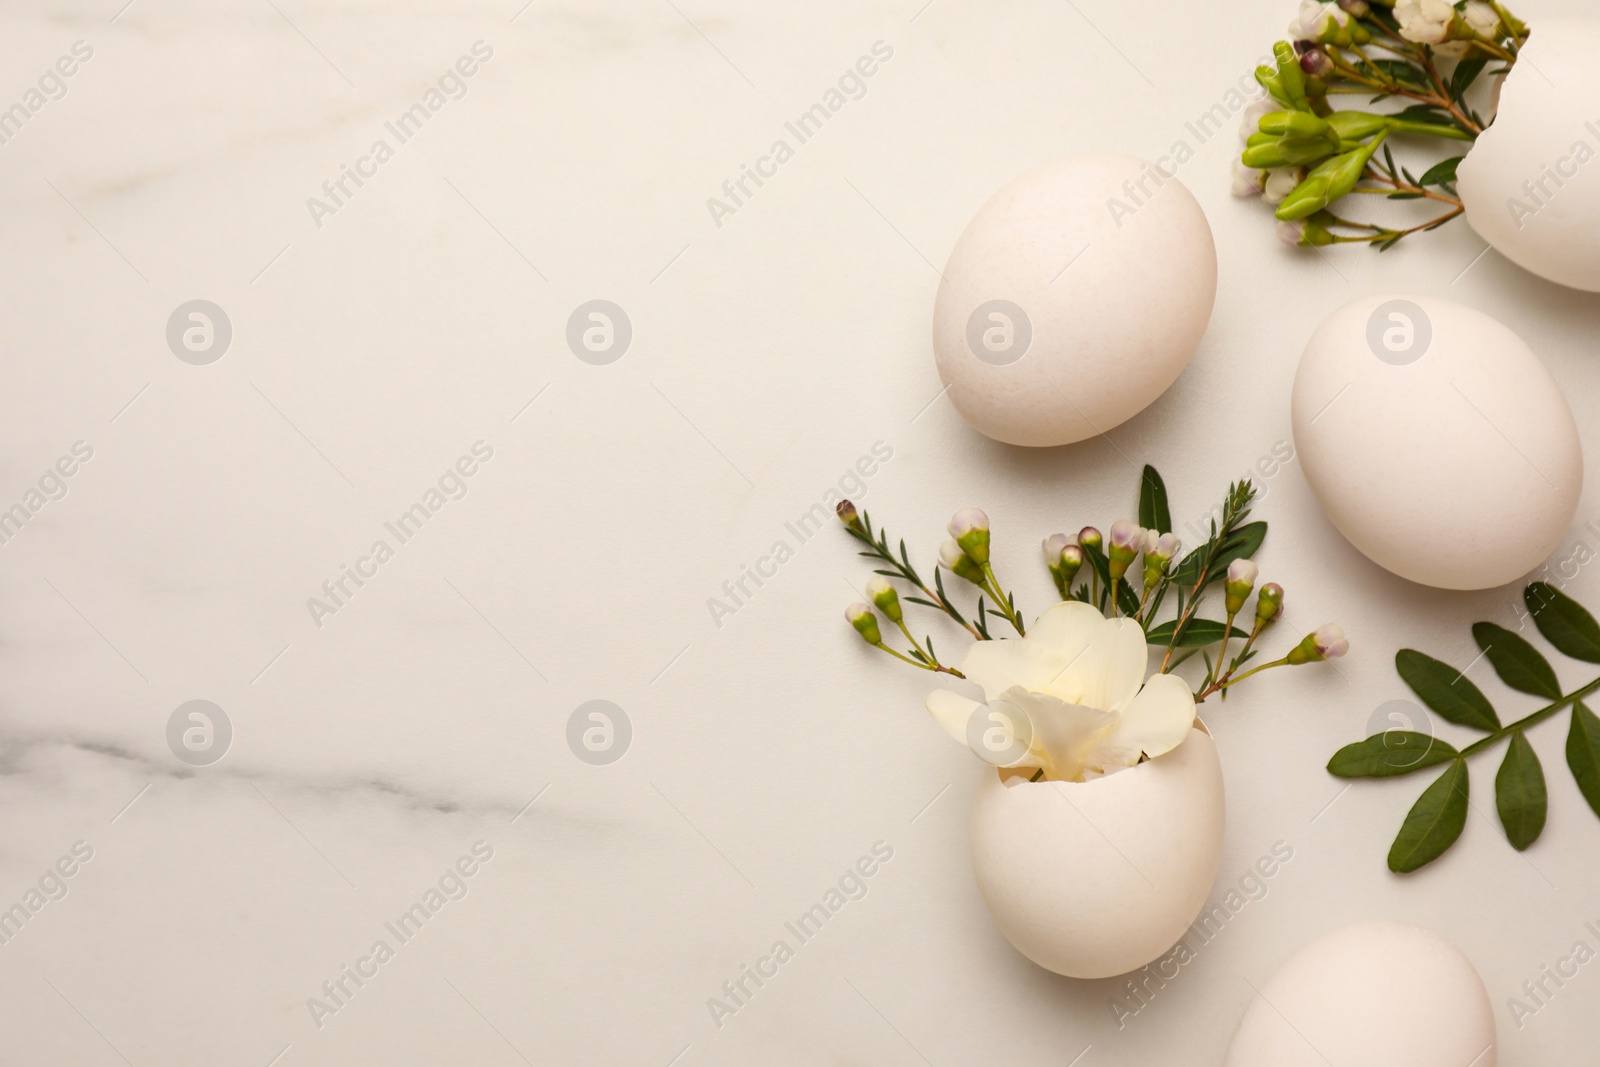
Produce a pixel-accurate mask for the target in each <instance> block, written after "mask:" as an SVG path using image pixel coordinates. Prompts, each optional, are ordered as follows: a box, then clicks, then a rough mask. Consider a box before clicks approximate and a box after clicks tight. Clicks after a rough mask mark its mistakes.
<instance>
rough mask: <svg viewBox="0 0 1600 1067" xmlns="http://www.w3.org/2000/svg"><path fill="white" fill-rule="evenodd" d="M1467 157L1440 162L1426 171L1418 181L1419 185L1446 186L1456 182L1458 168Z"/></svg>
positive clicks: (1456, 157) (1457, 157)
mask: <svg viewBox="0 0 1600 1067" xmlns="http://www.w3.org/2000/svg"><path fill="white" fill-rule="evenodd" d="M1465 158H1466V156H1455V157H1453V158H1451V159H1445V160H1440V161H1439V162H1438V163H1435V164H1434V165H1433V166H1431V167H1429V168H1428V169H1427V171H1425V172H1424V173H1423V175H1422V177H1421V178H1419V179H1417V184H1418V185H1446V184H1449V183H1451V182H1454V181H1455V180H1456V167H1457V166H1458V165H1460V163H1461V161H1462V160H1463V159H1465Z"/></svg>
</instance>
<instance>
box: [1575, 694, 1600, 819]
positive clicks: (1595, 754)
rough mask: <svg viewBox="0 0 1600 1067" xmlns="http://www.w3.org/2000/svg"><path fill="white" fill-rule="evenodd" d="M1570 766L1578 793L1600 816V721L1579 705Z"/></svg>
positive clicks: (1576, 706) (1577, 706)
mask: <svg viewBox="0 0 1600 1067" xmlns="http://www.w3.org/2000/svg"><path fill="white" fill-rule="evenodd" d="M1567 766H1568V767H1570V768H1572V777H1573V778H1574V779H1575V780H1576V781H1577V783H1578V791H1579V792H1581V793H1582V794H1583V799H1585V800H1587V801H1588V802H1589V807H1591V808H1593V809H1594V813H1595V814H1596V815H1600V719H1597V718H1595V714H1594V712H1592V711H1590V710H1589V709H1588V708H1586V707H1584V706H1583V704H1582V703H1581V702H1580V703H1577V704H1574V705H1573V706H1572V730H1571V731H1570V732H1569V733H1568V734H1567Z"/></svg>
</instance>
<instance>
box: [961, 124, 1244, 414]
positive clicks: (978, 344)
mask: <svg viewBox="0 0 1600 1067" xmlns="http://www.w3.org/2000/svg"><path fill="white" fill-rule="evenodd" d="M1216 293H1217V251H1216V246H1215V245H1214V244H1213V243H1212V240H1211V228H1210V227H1209V226H1208V225H1207V224H1206V217H1205V213H1204V212H1202V211H1201V210H1200V205H1199V204H1198V203H1197V202H1196V201H1195V198H1194V197H1193V196H1192V195H1191V194H1190V192H1189V190H1187V189H1185V188H1184V187H1183V185H1182V184H1181V183H1180V182H1179V181H1178V180H1177V179H1176V178H1174V177H1172V176H1171V175H1169V174H1166V173H1164V172H1163V171H1161V170H1159V169H1157V168H1156V167H1155V166H1154V165H1153V164H1150V163H1145V162H1143V161H1142V160H1138V159H1134V158H1132V157H1130V156H1116V155H1091V156H1073V157H1070V158H1067V159H1060V160H1057V161H1055V162H1053V163H1047V164H1045V165H1044V166H1042V167H1039V168H1037V169H1035V170H1031V171H1029V172H1028V173H1027V174H1024V175H1023V176H1022V177H1020V178H1018V179H1017V180H1016V181H1013V182H1012V183H1011V184H1010V185H1007V186H1006V187H1005V188H1004V189H1001V190H1000V191H999V192H998V193H996V194H995V195H994V196H993V197H992V198H991V199H990V200H989V202H988V203H986V204H984V205H983V207H982V208H981V209H980V210H979V211H978V213H977V215H975V216H974V217H973V219H972V221H971V222H970V223H968V224H967V228H966V230H965V231H964V232H963V233H962V234H961V237H960V239H959V240H957V241H956V245H955V248H954V249H953V250H952V251H951V253H950V261H949V262H948V263H946V264H945V268H944V280H943V281H941V282H940V283H939V295H938V299H937V300H936V301H935V304H934V309H933V352H934V356H935V358H936V360H937V362H938V367H939V378H940V380H941V381H943V382H944V383H945V385H946V386H947V387H948V388H949V396H950V400H951V401H952V402H953V403H954V404H955V406H956V410H957V411H959V412H960V413H961V416H962V418H964V419H966V420H967V421H968V422H969V423H971V424H972V425H973V426H974V427H975V428H977V429H978V430H979V431H981V432H983V433H985V434H987V435H988V436H990V437H993V438H995V439H996V440H998V441H1005V442H1007V443H1008V444H1014V445H1064V444H1071V443H1072V442H1074V441H1082V440H1084V439H1086V438H1089V437H1094V436H1096V435H1098V434H1102V433H1104V432H1106V431H1107V430H1109V429H1111V428H1112V427H1113V426H1116V425H1117V424H1119V423H1121V422H1124V421H1125V420H1127V419H1130V418H1132V417H1133V416H1134V415H1137V414H1138V413H1139V412H1140V411H1143V410H1144V409H1145V408H1146V407H1148V406H1149V405H1150V403H1151V402H1152V401H1154V400H1155V399H1156V397H1158V396H1160V395H1161V394H1162V393H1163V392H1165V391H1166V389H1167V387H1168V386H1170V385H1171V384H1172V383H1173V382H1175V381H1177V379H1178V375H1180V374H1182V373H1183V368H1184V367H1185V366H1187V365H1188V363H1189V359H1190V357H1191V356H1193V355H1194V350H1195V347H1196V346H1197V345H1198V344H1199V343H1200V337H1201V335H1202V334H1204V333H1205V329H1206V323H1207V321H1208V320H1209V319H1210V317H1211V305H1212V303H1213V301H1214V299H1215V297H1216Z"/></svg>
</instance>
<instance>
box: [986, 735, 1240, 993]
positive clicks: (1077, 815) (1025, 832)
mask: <svg viewBox="0 0 1600 1067" xmlns="http://www.w3.org/2000/svg"><path fill="white" fill-rule="evenodd" d="M1016 773H1017V772H1014V771H1001V772H1000V773H999V774H998V775H997V774H996V773H995V772H993V771H986V772H985V773H984V781H983V784H982V785H981V786H980V787H979V789H978V796H977V800H976V803H975V804H974V805H973V810H972V830H971V836H972V870H973V873H974V874H975V875H976V876H977V881H978V888H979V890H980V891H981V892H982V894H983V899H984V902H985V903H986V904H987V905H988V908H989V914H990V916H991V917H993V919H994V922H995V925H996V926H998V927H999V928H1000V932H1001V933H1002V934H1004V935H1005V936H1006V939H1007V940H1008V941H1010V942H1011V943H1012V945H1014V946H1016V948H1017V950H1018V951H1019V952H1021V953H1022V954H1023V955H1024V956H1027V957H1028V958H1029V959H1030V960H1032V961H1033V962H1034V963H1037V964H1038V965H1039V966H1041V967H1043V968H1045V969H1046V970H1049V971H1054V972H1055V973H1056V974H1063V975H1066V976H1068V977H1070V978H1106V977H1109V976H1111V975H1117V974H1124V973H1126V972H1128V971H1132V970H1135V969H1137V968H1139V967H1143V966H1144V965H1145V964H1147V963H1150V962H1152V961H1153V960H1156V959H1158V958H1160V957H1161V956H1162V955H1163V954H1164V953H1165V952H1166V951H1167V950H1168V949H1170V948H1171V947H1172V946H1173V945H1174V944H1176V943H1177V941H1178V939H1179V938H1181V937H1182V936H1183V932H1184V930H1186V929H1187V928H1188V926H1189V924H1190V923H1192V922H1193V921H1194V919H1195V916H1197V915H1199V914H1200V908H1201V906H1202V905H1204V904H1205V902H1206V898H1207V896H1208V895H1209V894H1210V892H1211V884H1212V882H1213V881H1215V880H1216V876H1217V866H1218V864H1219V863H1220V862H1221V860H1222V829H1223V790H1222V765H1221V763H1220V762H1219V761H1218V759H1217V749H1216V746H1215V745H1214V744H1213V743H1212V741H1211V737H1210V735H1209V734H1207V733H1205V732H1204V731H1202V730H1199V729H1197V730H1194V731H1192V732H1191V733H1190V734H1189V737H1188V739H1187V740H1185V741H1184V742H1183V744H1181V745H1179V746H1178V747H1177V748H1175V749H1173V750H1172V751H1170V752H1168V753H1166V754H1165V755H1163V756H1157V757H1156V758H1155V759H1153V760H1147V761H1146V762H1144V763H1140V764H1138V765H1136V766H1133V767H1129V768H1127V769H1126V770H1121V771H1117V772H1115V773H1113V774H1109V775H1106V776H1105V777H1104V778H1095V779H1092V780H1090V781H1087V782H1028V781H1025V780H1023V779H1022V778H1020V777H1012V778H1010V779H1009V780H1003V778H1002V776H1004V775H1008V774H1016Z"/></svg>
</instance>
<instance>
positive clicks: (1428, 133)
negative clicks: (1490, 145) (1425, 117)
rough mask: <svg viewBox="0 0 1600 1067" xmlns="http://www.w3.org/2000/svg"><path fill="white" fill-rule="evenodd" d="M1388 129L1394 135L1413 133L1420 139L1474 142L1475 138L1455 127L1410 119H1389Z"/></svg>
mask: <svg viewBox="0 0 1600 1067" xmlns="http://www.w3.org/2000/svg"><path fill="white" fill-rule="evenodd" d="M1389 128H1390V129H1391V130H1393V131H1394V132H1395V133H1414V134H1417V135H1419V136H1422V137H1444V138H1447V139H1449V140H1452V141H1476V140H1477V137H1476V136H1474V135H1473V134H1470V133H1468V132H1467V131H1466V130H1463V129H1461V128H1459V127H1457V126H1437V125H1434V124H1433V123H1431V122H1415V121H1412V120H1411V119H1390V120H1389Z"/></svg>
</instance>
